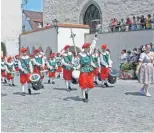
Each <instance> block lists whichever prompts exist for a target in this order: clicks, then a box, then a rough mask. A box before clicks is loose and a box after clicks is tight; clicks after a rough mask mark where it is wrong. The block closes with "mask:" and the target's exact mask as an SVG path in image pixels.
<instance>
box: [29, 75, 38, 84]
mask: <svg viewBox="0 0 154 133" xmlns="http://www.w3.org/2000/svg"><path fill="white" fill-rule="evenodd" d="M40 78H41V77H40V75H39V74H36V73H34V74H32V75H30V78H29V79H30V81H31V82H37V81H39V80H40Z"/></svg>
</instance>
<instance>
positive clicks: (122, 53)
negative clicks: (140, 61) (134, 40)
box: [120, 49, 127, 66]
mask: <svg viewBox="0 0 154 133" xmlns="http://www.w3.org/2000/svg"><path fill="white" fill-rule="evenodd" d="M126 52H127V51H126V49H123V50H122V51H121V57H120V62H121V65H122V64H123V63H125V62H127V53H126ZM121 65H120V66H121Z"/></svg>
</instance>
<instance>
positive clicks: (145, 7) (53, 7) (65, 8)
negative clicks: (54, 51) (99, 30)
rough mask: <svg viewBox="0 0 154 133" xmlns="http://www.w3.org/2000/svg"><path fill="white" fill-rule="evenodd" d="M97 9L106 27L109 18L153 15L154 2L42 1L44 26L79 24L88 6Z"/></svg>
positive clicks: (104, 0) (132, 0)
mask: <svg viewBox="0 0 154 133" xmlns="http://www.w3.org/2000/svg"><path fill="white" fill-rule="evenodd" d="M92 3H93V4H95V5H96V6H97V7H99V10H100V12H101V14H102V23H103V25H104V26H108V24H109V21H110V19H111V18H113V17H115V18H118V19H120V18H127V17H132V16H134V15H142V14H143V15H147V14H154V0H44V14H43V17H44V24H46V23H50V22H51V21H52V20H53V19H55V18H56V19H57V20H59V21H60V23H81V24H82V22H83V14H84V13H85V11H86V9H87V8H88V6H89V5H90V4H92Z"/></svg>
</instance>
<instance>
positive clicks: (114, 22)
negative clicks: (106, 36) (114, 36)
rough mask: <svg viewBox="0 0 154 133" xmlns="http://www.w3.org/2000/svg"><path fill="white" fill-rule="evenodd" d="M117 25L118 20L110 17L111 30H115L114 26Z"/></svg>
mask: <svg viewBox="0 0 154 133" xmlns="http://www.w3.org/2000/svg"><path fill="white" fill-rule="evenodd" d="M117 25H118V20H117V19H116V18H113V19H111V31H112V32H114V31H116V27H117Z"/></svg>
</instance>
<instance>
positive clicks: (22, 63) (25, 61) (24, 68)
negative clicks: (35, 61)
mask: <svg viewBox="0 0 154 133" xmlns="http://www.w3.org/2000/svg"><path fill="white" fill-rule="evenodd" d="M20 52H21V57H20V59H19V62H18V65H19V70H20V83H21V86H22V95H23V96H25V85H26V84H27V88H28V93H29V94H31V87H30V80H29V77H30V75H31V74H32V73H33V67H32V63H31V60H30V57H29V56H28V55H27V48H22V49H21V50H20Z"/></svg>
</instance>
